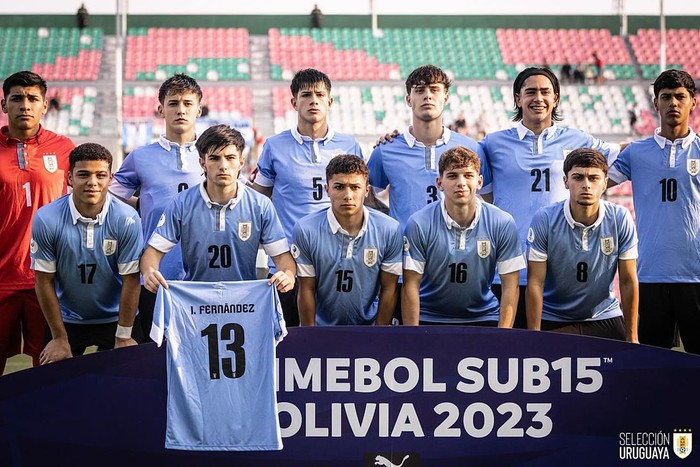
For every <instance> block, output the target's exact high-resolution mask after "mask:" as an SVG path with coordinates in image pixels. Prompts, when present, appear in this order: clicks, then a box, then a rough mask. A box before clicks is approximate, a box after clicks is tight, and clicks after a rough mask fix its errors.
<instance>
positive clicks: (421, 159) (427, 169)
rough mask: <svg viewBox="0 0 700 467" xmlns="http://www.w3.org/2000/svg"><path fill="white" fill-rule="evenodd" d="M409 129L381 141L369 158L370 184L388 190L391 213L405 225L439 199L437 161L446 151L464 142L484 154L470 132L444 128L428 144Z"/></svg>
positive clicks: (473, 149) (481, 157) (465, 145)
mask: <svg viewBox="0 0 700 467" xmlns="http://www.w3.org/2000/svg"><path fill="white" fill-rule="evenodd" d="M409 130H410V128H408V129H406V131H404V132H403V134H401V135H400V136H398V137H396V138H394V141H392V142H391V143H388V144H380V145H379V146H377V147H376V148H374V151H372V156H371V157H370V158H369V162H367V168H368V169H369V184H370V185H372V186H373V187H375V188H380V189H384V188H386V187H387V186H390V187H391V188H390V190H389V215H390V216H391V217H393V218H394V219H396V220H397V221H399V224H401V228H402V229H403V228H405V227H406V223H407V222H408V218H409V217H411V215H412V214H413V213H415V212H417V211H419V210H420V209H422V208H424V207H425V206H426V205H427V204H430V203H434V202H436V201H440V200H441V199H442V192H441V191H440V190H438V188H437V185H436V184H435V180H436V179H437V177H438V163H439V161H440V156H441V155H442V153H443V152H445V151H447V150H448V149H451V148H454V147H456V146H463V147H465V148H467V149H470V150H472V151H474V152H475V153H477V154H478V155H479V158H480V159H481V160H482V165H483V160H484V154H483V152H482V150H481V148H480V147H479V145H478V144H477V142H476V141H474V140H473V139H471V138H470V137H468V136H464V135H462V134H459V133H455V132H454V131H451V130H450V129H449V128H446V127H445V128H444V130H443V133H442V138H440V139H439V140H437V142H436V144H435V146H425V145H424V144H423V143H421V142H420V141H417V140H416V138H415V137H414V136H413V135H412V134H411V132H410V131H409Z"/></svg>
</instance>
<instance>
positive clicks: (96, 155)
mask: <svg viewBox="0 0 700 467" xmlns="http://www.w3.org/2000/svg"><path fill="white" fill-rule="evenodd" d="M68 160H69V167H70V170H71V171H72V170H73V169H74V168H75V164H76V163H77V162H80V161H105V162H107V164H108V165H109V170H110V172H111V171H112V153H110V152H109V149H107V148H106V147H104V146H102V145H101V144H97V143H83V144H81V145H79V146H76V147H75V148H73V150H72V151H71V152H70V155H69V156H68Z"/></svg>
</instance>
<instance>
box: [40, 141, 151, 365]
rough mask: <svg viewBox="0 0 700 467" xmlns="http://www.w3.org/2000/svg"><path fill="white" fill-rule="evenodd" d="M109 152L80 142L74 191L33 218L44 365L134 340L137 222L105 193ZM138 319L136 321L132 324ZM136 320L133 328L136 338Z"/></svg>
mask: <svg viewBox="0 0 700 467" xmlns="http://www.w3.org/2000/svg"><path fill="white" fill-rule="evenodd" d="M111 179H112V155H111V154H110V153H109V151H108V150H107V149H106V148H105V147H103V146H100V145H99V144H95V143H85V144H81V145H80V146H78V147H77V148H75V149H73V151H71V153H70V171H69V173H68V181H69V183H70V185H71V187H72V188H73V191H72V193H71V194H69V195H66V196H63V197H61V198H59V199H58V200H56V201H54V202H53V203H51V204H49V205H46V206H44V207H42V208H41V209H39V211H38V212H37V213H36V216H35V217H34V222H33V225H32V243H31V254H32V269H34V271H35V274H36V295H37V297H38V298H39V303H40V304H41V309H42V311H43V312H44V316H45V317H46V321H47V323H48V325H49V328H50V329H51V340H50V341H49V342H48V344H47V345H46V348H44V350H43V351H42V352H41V359H40V363H41V364H42V365H44V364H47V363H52V362H57V361H59V360H64V359H66V358H71V357H73V356H75V355H82V354H83V353H84V352H85V349H86V348H87V347H89V346H91V345H96V346H98V350H105V349H112V348H115V347H125V346H129V345H136V341H135V340H134V339H133V338H132V330H133V327H134V319H135V317H136V306H137V304H138V301H139V256H140V255H141V250H142V248H143V238H142V234H141V222H140V219H139V216H138V214H137V213H136V211H135V210H134V208H132V207H131V206H129V205H127V204H126V203H124V202H122V201H121V200H118V199H116V198H113V197H112V196H111V195H109V192H108V191H107V190H108V186H109V182H110V180H111ZM137 324H138V323H137ZM140 333H141V330H140V327H139V326H136V332H135V334H134V335H136V336H139V339H140V338H141V337H140Z"/></svg>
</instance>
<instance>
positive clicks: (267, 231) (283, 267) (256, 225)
mask: <svg viewBox="0 0 700 467" xmlns="http://www.w3.org/2000/svg"><path fill="white" fill-rule="evenodd" d="M196 144H197V150H198V151H199V155H200V156H199V164H200V166H201V168H202V170H203V171H204V177H205V181H204V182H203V183H201V184H199V185H197V186H195V187H192V188H189V189H187V190H185V191H184V192H182V193H180V194H178V195H177V196H176V197H175V199H174V200H173V201H172V202H171V203H170V205H169V206H168V207H167V209H166V210H165V213H163V214H162V215H161V217H160V220H159V221H158V226H157V228H156V230H155V231H154V232H153V234H152V235H151V238H150V240H149V241H148V247H147V248H146V251H144V253H143V256H142V258H141V273H142V274H143V284H144V286H145V287H146V289H148V290H150V291H151V292H153V293H156V291H157V290H158V287H159V286H160V285H162V286H163V287H165V288H167V286H168V284H167V281H166V279H165V277H164V276H163V274H162V273H161V272H160V271H159V264H160V261H161V260H162V258H163V257H164V256H165V254H166V253H168V252H169V251H170V250H172V249H173V248H174V247H175V245H177V244H178V243H181V244H182V258H183V265H184V269H185V278H184V280H188V281H207V282H219V281H243V280H254V279H256V278H257V277H256V271H255V259H256V256H257V252H258V247H259V245H261V244H262V246H263V249H264V250H265V252H266V253H267V254H268V255H269V256H271V257H272V260H273V261H274V263H275V266H276V267H277V272H275V274H273V275H272V277H271V278H270V280H269V283H270V284H271V285H275V286H276V287H277V290H278V291H279V292H287V291H289V290H291V289H292V288H293V287H294V276H295V274H296V265H295V264H294V259H293V258H292V255H291V254H290V253H289V247H288V243H287V239H286V237H285V235H284V231H283V230H282V227H281V225H280V223H279V220H278V218H277V214H276V213H275V208H274V207H273V206H272V203H271V202H270V200H269V199H268V198H266V197H265V196H262V195H260V194H259V193H257V192H255V191H254V190H252V189H250V188H247V187H246V186H245V185H244V184H242V183H241V182H239V181H238V175H239V173H240V171H241V167H242V165H243V163H244V160H243V155H242V154H243V150H244V149H245V141H244V139H243V136H241V134H240V133H239V132H238V131H237V130H235V129H233V128H231V127H229V126H228V125H215V126H213V127H210V128H207V129H206V130H205V131H204V133H202V135H201V136H200V137H199V139H198V140H197V143H196Z"/></svg>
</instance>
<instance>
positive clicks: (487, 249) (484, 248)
mask: <svg viewBox="0 0 700 467" xmlns="http://www.w3.org/2000/svg"><path fill="white" fill-rule="evenodd" d="M476 252H477V254H478V255H479V258H488V256H489V255H490V254H491V240H477V241H476Z"/></svg>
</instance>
